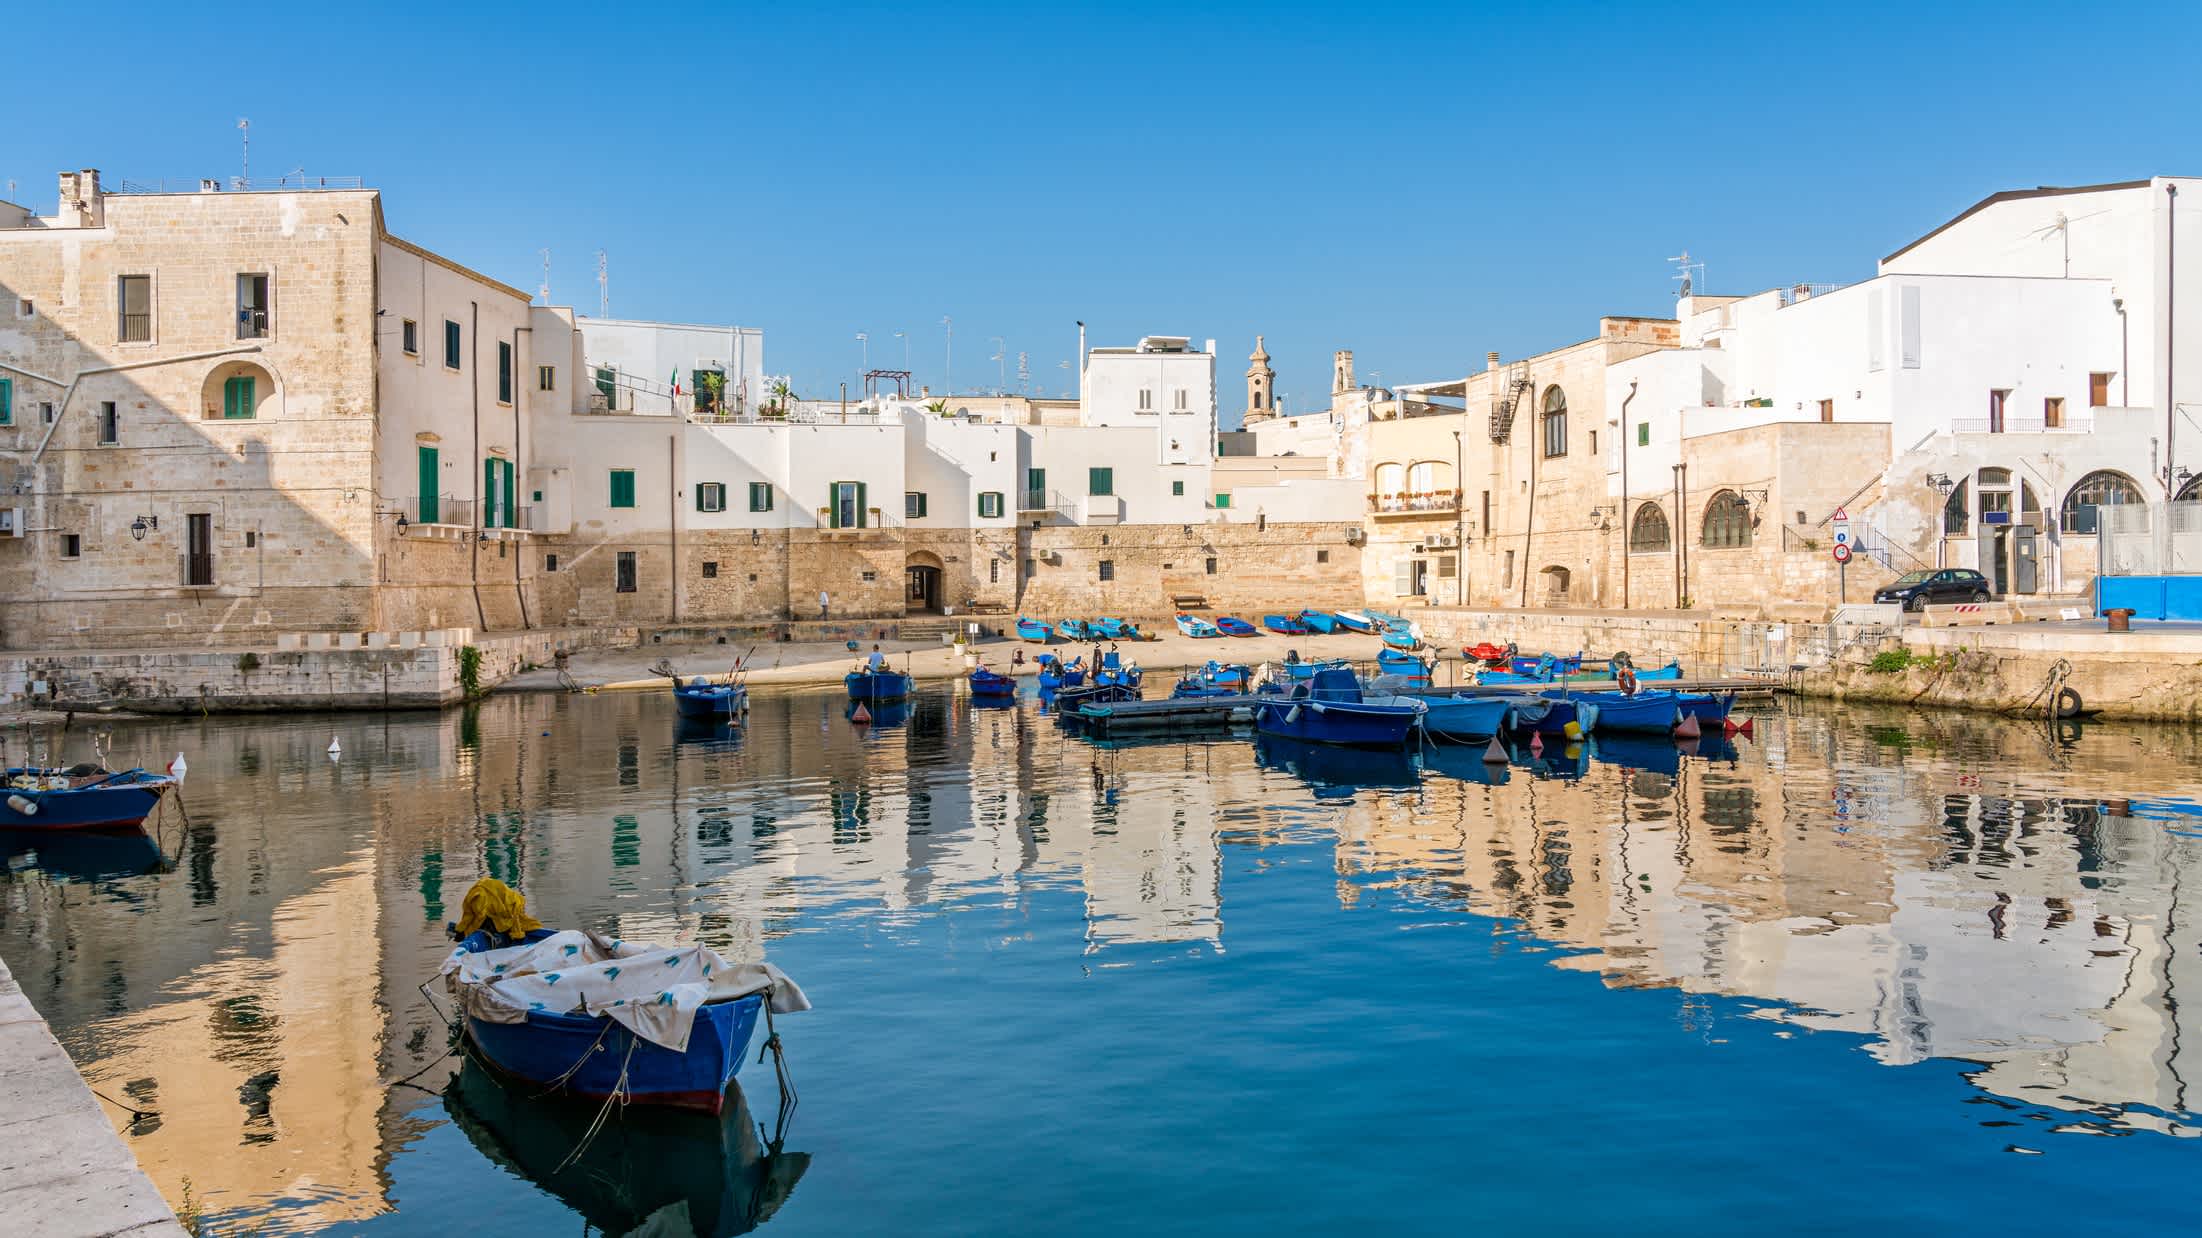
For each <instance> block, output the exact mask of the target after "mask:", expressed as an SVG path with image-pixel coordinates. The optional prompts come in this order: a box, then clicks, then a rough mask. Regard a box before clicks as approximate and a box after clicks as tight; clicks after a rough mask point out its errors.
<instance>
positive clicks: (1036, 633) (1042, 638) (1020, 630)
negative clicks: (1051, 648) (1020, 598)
mask: <svg viewBox="0 0 2202 1238" xmlns="http://www.w3.org/2000/svg"><path fill="white" fill-rule="evenodd" d="M1054 635H1055V632H1054V629H1052V628H1050V627H1048V625H1046V624H1044V623H1034V622H1032V621H1031V620H1029V619H1019V620H1018V621H1017V639H1018V640H1024V641H1032V642H1033V643H1035V644H1041V645H1045V644H1047V643H1048V639H1049V638H1050V637H1052V636H1054Z"/></svg>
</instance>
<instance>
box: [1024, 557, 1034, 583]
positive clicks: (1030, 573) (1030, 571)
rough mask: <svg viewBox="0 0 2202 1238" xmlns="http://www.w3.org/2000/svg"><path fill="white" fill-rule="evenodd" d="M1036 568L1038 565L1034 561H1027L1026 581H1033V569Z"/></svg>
mask: <svg viewBox="0 0 2202 1238" xmlns="http://www.w3.org/2000/svg"><path fill="white" fill-rule="evenodd" d="M1035 566H1037V565H1036V564H1035V563H1034V561H1033V560H1031V559H1027V560H1025V579H1026V580H1030V579H1032V576H1033V569H1034V567H1035Z"/></svg>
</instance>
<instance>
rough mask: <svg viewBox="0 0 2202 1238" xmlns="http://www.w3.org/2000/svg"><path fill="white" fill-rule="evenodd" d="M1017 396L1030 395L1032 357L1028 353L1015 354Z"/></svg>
mask: <svg viewBox="0 0 2202 1238" xmlns="http://www.w3.org/2000/svg"><path fill="white" fill-rule="evenodd" d="M1017 394H1019V395H1031V394H1032V356H1031V354H1029V353H1018V354H1017Z"/></svg>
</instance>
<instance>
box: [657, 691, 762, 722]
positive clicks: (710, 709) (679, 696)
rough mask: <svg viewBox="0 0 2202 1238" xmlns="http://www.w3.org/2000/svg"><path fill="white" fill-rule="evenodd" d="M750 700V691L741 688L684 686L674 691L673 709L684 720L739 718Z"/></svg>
mask: <svg viewBox="0 0 2202 1238" xmlns="http://www.w3.org/2000/svg"><path fill="white" fill-rule="evenodd" d="M748 700H749V690H748V689H747V688H741V687H726V686H713V687H707V688H695V687H689V686H687V685H682V686H681V687H678V688H675V689H673V708H675V709H677V710H679V711H680V716H681V717H683V718H719V719H733V718H739V717H740V716H741V713H742V706H743V705H744V704H745V703H747V702H748Z"/></svg>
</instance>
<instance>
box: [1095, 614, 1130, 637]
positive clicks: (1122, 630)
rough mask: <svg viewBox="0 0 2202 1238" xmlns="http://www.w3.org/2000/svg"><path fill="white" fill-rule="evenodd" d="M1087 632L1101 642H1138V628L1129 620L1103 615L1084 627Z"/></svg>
mask: <svg viewBox="0 0 2202 1238" xmlns="http://www.w3.org/2000/svg"><path fill="white" fill-rule="evenodd" d="M1086 628H1087V630H1088V631H1090V632H1091V633H1092V634H1093V635H1095V636H1098V637H1100V638H1102V639H1103V640H1138V639H1139V628H1138V627H1137V626H1135V625H1134V624H1133V623H1132V622H1131V621H1130V620H1126V619H1117V618H1114V617H1112V616H1109V615H1103V616H1101V617H1100V618H1099V619H1096V620H1094V621H1093V622H1092V623H1089V624H1087V625H1086Z"/></svg>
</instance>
